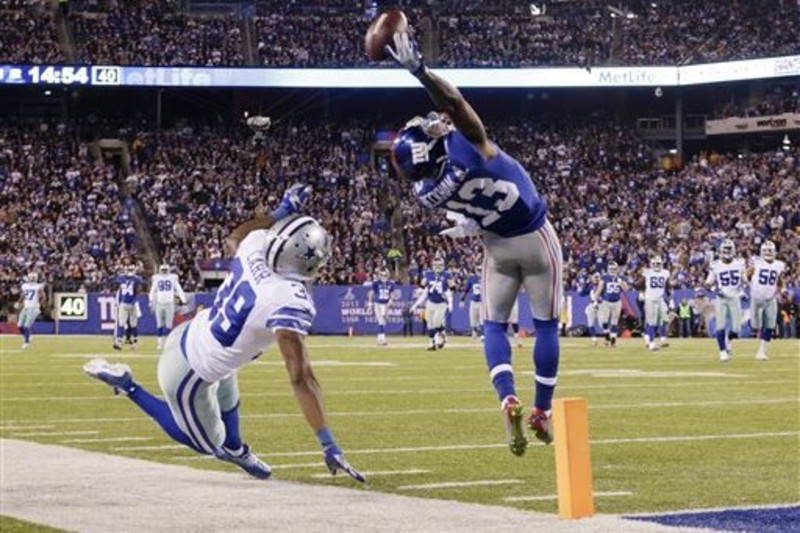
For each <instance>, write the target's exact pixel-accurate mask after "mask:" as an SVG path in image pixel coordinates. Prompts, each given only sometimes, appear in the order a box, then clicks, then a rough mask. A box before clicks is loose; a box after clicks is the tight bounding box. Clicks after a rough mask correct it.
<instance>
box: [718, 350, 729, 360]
mask: <svg viewBox="0 0 800 533" xmlns="http://www.w3.org/2000/svg"><path fill="white" fill-rule="evenodd" d="M719 360H720V361H721V362H723V363H727V362H728V361H730V360H731V355H730V354H729V353H728V352H726V351H725V350H723V351H721V352H719Z"/></svg>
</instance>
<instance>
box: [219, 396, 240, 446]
mask: <svg viewBox="0 0 800 533" xmlns="http://www.w3.org/2000/svg"><path fill="white" fill-rule="evenodd" d="M221 417H222V423H223V424H224V425H225V442H224V443H222V445H223V446H225V447H226V448H228V449H229V450H238V449H239V448H241V447H242V437H241V435H240V433H239V403H238V402H237V403H236V406H235V407H234V408H233V409H230V410H228V411H225V412H224V413H222V414H221Z"/></svg>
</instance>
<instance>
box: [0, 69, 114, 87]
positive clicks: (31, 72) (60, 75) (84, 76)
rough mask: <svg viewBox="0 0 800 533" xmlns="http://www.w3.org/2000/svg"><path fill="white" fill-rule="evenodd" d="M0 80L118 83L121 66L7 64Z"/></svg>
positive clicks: (5, 81)
mask: <svg viewBox="0 0 800 533" xmlns="http://www.w3.org/2000/svg"><path fill="white" fill-rule="evenodd" d="M0 82H4V83H9V84H22V85H120V84H121V83H122V68H121V67H108V66H88V65H87V66H70V65H33V66H27V65H26V66H14V65H9V66H5V67H4V68H2V69H0Z"/></svg>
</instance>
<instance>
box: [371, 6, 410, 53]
mask: <svg viewBox="0 0 800 533" xmlns="http://www.w3.org/2000/svg"><path fill="white" fill-rule="evenodd" d="M407 28H408V19H407V18H406V15H405V13H403V12H402V11H400V10H398V9H393V10H391V11H386V12H385V13H381V14H380V15H379V16H378V18H376V19H375V20H374V21H373V22H372V24H371V25H370V27H369V29H368V30H367V35H366V36H365V37H364V47H365V49H366V51H367V56H368V57H369V58H370V60H372V61H381V60H382V59H386V58H387V57H388V56H387V54H386V51H385V50H384V48H385V47H386V45H387V44H391V43H392V38H393V36H394V34H395V33H396V32H398V31H405V30H406V29H407Z"/></svg>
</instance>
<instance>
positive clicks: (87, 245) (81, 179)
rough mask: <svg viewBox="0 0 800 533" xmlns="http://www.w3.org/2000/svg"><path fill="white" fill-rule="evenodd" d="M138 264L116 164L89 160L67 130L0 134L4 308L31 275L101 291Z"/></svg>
mask: <svg viewBox="0 0 800 533" xmlns="http://www.w3.org/2000/svg"><path fill="white" fill-rule="evenodd" d="M136 261H137V236H136V231H135V229H134V227H133V222H132V218H131V213H130V204H129V203H127V202H125V201H124V200H123V199H121V198H120V194H119V186H118V184H117V178H116V169H115V168H114V166H113V165H110V164H106V163H104V162H102V161H92V159H91V157H90V155H89V150H88V147H87V145H86V144H83V143H80V142H79V141H77V140H76V137H75V135H74V134H73V132H71V131H70V130H69V129H68V128H67V127H65V126H64V125H56V126H47V125H42V126H40V127H36V128H34V127H30V126H4V127H3V128H2V129H0V294H2V297H0V306H2V304H6V305H7V304H9V303H10V302H13V301H16V300H17V299H18V291H19V281H20V280H21V279H22V278H23V276H25V275H27V274H28V273H30V272H36V273H37V274H38V275H39V279H40V281H44V282H45V283H47V284H49V285H50V286H53V287H57V288H59V289H60V290H72V291H75V290H84V291H86V290H98V289H103V288H107V287H108V284H107V282H108V280H109V279H110V278H111V277H112V276H113V275H116V274H118V273H119V272H120V271H121V270H122V265H123V264H124V263H128V262H136ZM2 311H3V310H2V309H0V312H2ZM6 311H7V310H6Z"/></svg>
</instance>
